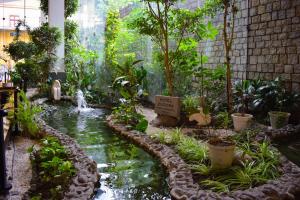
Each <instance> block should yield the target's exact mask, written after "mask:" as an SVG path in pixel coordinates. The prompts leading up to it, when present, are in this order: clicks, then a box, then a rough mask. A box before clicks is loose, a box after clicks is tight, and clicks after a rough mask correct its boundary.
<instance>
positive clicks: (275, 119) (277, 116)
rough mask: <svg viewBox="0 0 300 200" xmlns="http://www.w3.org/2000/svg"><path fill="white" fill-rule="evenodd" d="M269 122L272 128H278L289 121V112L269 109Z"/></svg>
mask: <svg viewBox="0 0 300 200" xmlns="http://www.w3.org/2000/svg"><path fill="white" fill-rule="evenodd" d="M268 114H269V116H270V124H271V127H272V128H273V129H278V128H282V127H284V126H286V125H287V124H288V123H289V118H290V116H291V113H288V112H282V111H270V112H269V113H268Z"/></svg>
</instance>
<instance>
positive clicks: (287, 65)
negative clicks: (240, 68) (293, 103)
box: [247, 0, 300, 91]
mask: <svg viewBox="0 0 300 200" xmlns="http://www.w3.org/2000/svg"><path fill="white" fill-rule="evenodd" d="M250 2H251V8H250V12H249V21H250V22H251V23H250V25H249V32H248V36H249V37H248V58H249V62H248V65H247V77H248V78H249V79H254V78H263V79H267V80H271V79H274V78H276V77H277V76H280V77H282V79H283V80H285V81H286V83H287V85H288V86H289V87H290V88H292V89H293V90H297V91H300V0H280V1H279V0H260V1H259V0H251V1H250Z"/></svg>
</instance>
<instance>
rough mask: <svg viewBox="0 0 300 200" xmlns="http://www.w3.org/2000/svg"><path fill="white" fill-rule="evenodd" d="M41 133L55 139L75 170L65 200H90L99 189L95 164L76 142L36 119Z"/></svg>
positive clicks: (98, 177)
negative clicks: (67, 154)
mask: <svg viewBox="0 0 300 200" xmlns="http://www.w3.org/2000/svg"><path fill="white" fill-rule="evenodd" d="M38 123H39V124H40V127H41V131H42V132H44V133H45V136H53V137H55V138H57V139H58V140H59V141H60V143H61V144H62V145H63V146H64V147H65V149H66V150H67V151H68V153H69V159H70V160H71V161H72V162H73V164H74V167H75V169H76V174H75V176H74V177H73V178H72V179H71V183H70V185H69V189H68V190H67V192H66V193H65V195H64V199H65V200H71V199H73V200H78V199H91V198H92V197H93V196H94V194H95V191H96V190H97V188H98V187H99V179H100V176H99V173H98V170H97V164H96V162H95V161H93V160H91V159H90V158H89V157H88V156H87V155H85V153H84V152H83V150H82V149H81V148H80V146H79V145H78V144H77V142H75V141H74V139H72V138H71V137H69V136H68V135H66V134H63V133H61V132H59V131H57V130H55V129H53V128H52V127H50V126H48V125H47V124H46V123H45V122H44V121H43V120H42V119H38Z"/></svg>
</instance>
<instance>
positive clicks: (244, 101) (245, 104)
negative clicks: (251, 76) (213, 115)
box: [231, 80, 254, 131]
mask: <svg viewBox="0 0 300 200" xmlns="http://www.w3.org/2000/svg"><path fill="white" fill-rule="evenodd" d="M253 91H254V88H253V87H252V85H251V82H250V81H249V80H239V81H237V82H236V83H235V87H234V92H233V94H234V96H235V97H236V102H237V104H236V110H238V112H237V113H233V114H232V115H231V117H232V120H233V126H234V130H235V131H241V130H243V129H246V128H248V127H249V126H250V124H251V120H252V118H253V115H251V114H247V112H248V110H249V103H250V101H251V99H252V96H253Z"/></svg>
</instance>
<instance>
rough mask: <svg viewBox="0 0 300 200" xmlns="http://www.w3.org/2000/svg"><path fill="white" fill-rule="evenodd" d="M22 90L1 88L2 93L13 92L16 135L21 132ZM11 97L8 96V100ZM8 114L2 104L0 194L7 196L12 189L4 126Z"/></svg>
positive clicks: (0, 124)
mask: <svg viewBox="0 0 300 200" xmlns="http://www.w3.org/2000/svg"><path fill="white" fill-rule="evenodd" d="M19 91H20V90H19V89H18V88H17V87H1V88H0V93H2V94H3V93H5V92H7V93H9V92H13V95H14V108H13V109H14V121H15V123H14V134H17V133H18V132H19V127H18V123H17V109H18V92H19ZM9 97H10V95H8V98H9ZM7 115H8V113H7V111H6V110H4V109H2V105H1V103H0V161H1V163H0V194H7V193H8V191H9V190H10V189H11V188H12V186H11V184H9V183H8V182H7V174H6V159H5V138H4V124H3V117H5V116H7Z"/></svg>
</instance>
